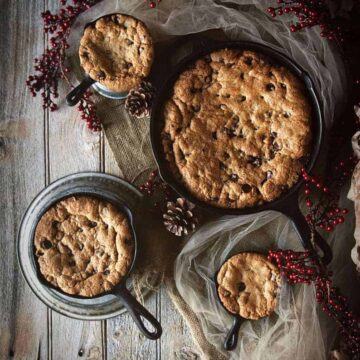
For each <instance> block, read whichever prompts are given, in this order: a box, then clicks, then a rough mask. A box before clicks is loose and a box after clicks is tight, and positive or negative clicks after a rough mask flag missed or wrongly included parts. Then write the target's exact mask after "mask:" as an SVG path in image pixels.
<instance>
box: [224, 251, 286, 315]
mask: <svg viewBox="0 0 360 360" xmlns="http://www.w3.org/2000/svg"><path fill="white" fill-rule="evenodd" d="M217 282H218V294H219V297H220V300H221V302H222V303H223V305H224V306H225V308H226V309H227V310H228V311H230V312H231V313H233V314H239V315H240V316H242V317H243V318H245V319H252V320H257V319H259V318H262V317H264V316H268V315H270V314H271V313H272V312H273V311H274V310H275V307H276V305H277V294H278V291H279V289H280V286H281V277H280V273H279V270H278V268H277V267H276V266H275V265H274V264H272V263H271V262H270V261H269V260H267V258H266V256H263V255H260V254H256V253H241V254H238V255H235V256H233V257H231V258H230V259H229V260H228V261H226V262H225V264H224V265H223V266H222V267H221V269H220V271H219V273H218V275H217Z"/></svg>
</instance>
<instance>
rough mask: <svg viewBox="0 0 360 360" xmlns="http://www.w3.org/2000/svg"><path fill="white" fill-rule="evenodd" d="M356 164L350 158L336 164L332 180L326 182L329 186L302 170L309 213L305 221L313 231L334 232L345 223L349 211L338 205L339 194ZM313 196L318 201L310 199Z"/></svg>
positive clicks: (354, 160) (351, 157)
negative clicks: (315, 196)
mask: <svg viewBox="0 0 360 360" xmlns="http://www.w3.org/2000/svg"><path fill="white" fill-rule="evenodd" d="M356 163H357V159H356V158H354V157H353V156H350V157H349V158H348V159H347V160H342V161H340V162H339V163H338V164H336V165H335V167H334V169H333V171H332V176H331V178H329V179H327V181H326V183H328V184H329V185H324V181H322V180H319V179H317V178H316V177H314V176H310V175H309V174H308V173H307V172H306V171H305V169H302V176H303V178H304V180H305V182H306V183H305V190H304V193H305V195H306V198H305V203H306V206H307V208H308V211H309V212H308V214H307V215H306V217H305V219H306V221H307V222H308V224H309V226H310V227H311V228H312V229H315V228H320V229H322V230H326V231H328V232H332V231H333V230H334V228H335V226H337V225H340V224H342V223H344V221H345V215H346V214H347V213H348V210H347V209H346V208H341V207H340V206H339V205H338V202H339V193H340V189H341V188H342V186H343V185H344V183H345V181H346V180H347V179H348V178H349V176H350V175H351V173H352V171H353V169H354V166H355V164H356ZM312 194H313V195H314V194H316V195H317V196H318V197H319V198H318V200H312V199H311V197H310V195H312Z"/></svg>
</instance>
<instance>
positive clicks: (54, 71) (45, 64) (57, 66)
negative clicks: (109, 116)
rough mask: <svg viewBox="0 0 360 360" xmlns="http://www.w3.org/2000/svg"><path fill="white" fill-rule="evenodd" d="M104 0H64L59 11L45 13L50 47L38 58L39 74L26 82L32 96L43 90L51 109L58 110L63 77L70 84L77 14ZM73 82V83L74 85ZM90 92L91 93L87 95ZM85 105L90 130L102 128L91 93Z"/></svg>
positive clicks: (85, 99) (44, 105)
mask: <svg viewBox="0 0 360 360" xmlns="http://www.w3.org/2000/svg"><path fill="white" fill-rule="evenodd" d="M100 1H101V0H72V3H73V6H71V5H68V6H67V5H66V3H67V1H66V0H60V4H61V6H62V7H61V8H60V10H59V13H58V14H52V13H51V12H50V11H49V10H47V11H45V12H43V13H42V14H41V15H42V18H43V21H44V28H43V29H44V32H45V33H46V34H50V37H49V41H48V42H49V46H48V48H47V49H46V50H45V52H44V54H43V55H42V56H41V57H40V58H36V59H34V70H35V72H36V74H35V75H30V76H29V77H28V79H27V81H26V85H27V86H28V87H29V89H30V92H31V94H32V96H36V94H37V93H40V94H41V96H42V98H43V108H44V109H50V111H55V110H57V108H58V107H57V105H56V103H55V99H56V98H57V97H58V96H59V94H58V82H59V79H65V80H66V81H67V82H68V83H70V82H69V80H68V78H67V73H68V72H69V68H68V67H66V66H65V59H66V56H65V51H66V49H68V48H69V44H68V42H67V38H68V36H69V33H70V28H71V25H72V24H73V22H74V20H75V19H76V17H77V16H78V15H79V14H80V13H82V12H83V11H85V10H87V9H89V8H90V7H92V6H93V5H95V4H97V3H98V2H100ZM70 85H71V84H70ZM87 95H89V93H88V94H87ZM81 106H82V108H84V109H85V108H86V111H85V112H83V111H82V110H81V111H82V116H85V117H86V120H87V126H88V128H89V129H91V130H94V131H99V130H100V129H101V127H100V120H99V118H98V117H97V116H96V113H95V108H94V104H93V103H92V102H90V100H89V96H84V97H83V99H82V105H81Z"/></svg>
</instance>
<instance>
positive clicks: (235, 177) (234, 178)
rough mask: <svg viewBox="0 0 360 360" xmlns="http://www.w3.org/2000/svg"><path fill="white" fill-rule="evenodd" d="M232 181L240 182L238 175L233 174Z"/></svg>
mask: <svg viewBox="0 0 360 360" xmlns="http://www.w3.org/2000/svg"><path fill="white" fill-rule="evenodd" d="M230 180H231V181H237V180H239V177H238V176H237V175H236V174H231V175H230Z"/></svg>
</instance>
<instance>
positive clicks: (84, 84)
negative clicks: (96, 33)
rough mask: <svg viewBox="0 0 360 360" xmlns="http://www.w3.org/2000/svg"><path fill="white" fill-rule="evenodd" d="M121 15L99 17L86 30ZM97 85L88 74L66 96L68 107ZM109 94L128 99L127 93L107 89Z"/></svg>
mask: <svg viewBox="0 0 360 360" xmlns="http://www.w3.org/2000/svg"><path fill="white" fill-rule="evenodd" d="M117 14H119V13H112V14H106V15H103V16H100V17H98V18H97V19H95V20H94V21H92V22H90V23H88V24H86V25H85V27H84V30H85V29H86V28H87V27H88V26H91V25H94V24H95V23H96V22H97V21H98V20H100V19H101V18H103V17H108V16H111V15H117ZM95 83H97V81H96V80H94V79H93V78H91V77H90V76H89V75H88V74H86V76H85V77H84V79H83V80H82V81H81V83H80V84H79V85H78V86H76V87H75V88H74V89H72V90H71V91H70V92H69V94H67V95H66V103H67V105H68V106H75V105H76V104H77V103H78V102H79V101H80V99H81V97H82V96H83V95H84V93H85V92H86V90H87V89H88V88H89V87H90V86H91V85H94V84H95ZM99 87H100V88H105V86H103V85H102V86H99ZM106 91H107V93H112V94H119V95H120V94H121V95H122V98H125V97H126V94H127V92H116V91H112V90H109V89H107V90H106Z"/></svg>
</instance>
